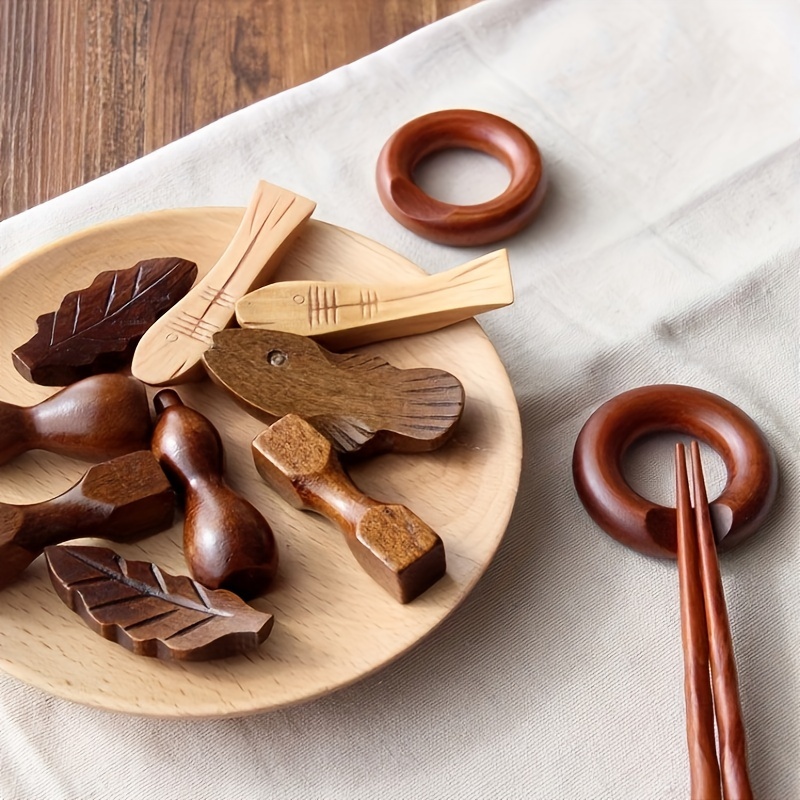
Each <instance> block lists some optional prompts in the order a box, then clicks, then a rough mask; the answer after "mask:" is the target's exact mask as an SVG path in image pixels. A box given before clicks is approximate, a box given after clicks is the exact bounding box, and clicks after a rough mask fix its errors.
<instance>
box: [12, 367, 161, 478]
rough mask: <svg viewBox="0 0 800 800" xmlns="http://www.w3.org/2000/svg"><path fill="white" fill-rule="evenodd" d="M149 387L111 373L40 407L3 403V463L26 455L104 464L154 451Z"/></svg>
mask: <svg viewBox="0 0 800 800" xmlns="http://www.w3.org/2000/svg"><path fill="white" fill-rule="evenodd" d="M151 429H152V422H151V419H150V407H149V405H148V403H147V394H146V393H145V389H144V386H142V384H141V383H139V381H137V380H135V379H134V378H129V377H127V376H125V375H119V374H115V373H110V374H107V375H94V376H92V377H90V378H85V379H84V380H82V381H79V382H78V383H74V384H72V385H71V386H68V387H67V388H65V389H62V390H61V391H60V392H57V393H56V394H54V395H53V396H52V397H49V398H48V399H47V400H43V401H42V402H41V403H39V404H38V405H35V406H28V407H24V406H15V405H12V404H11V403H2V402H0V464H2V463H5V462H7V461H10V460H11V459H12V458H15V457H16V456H18V455H20V454H22V453H24V452H26V451H27V450H49V451H50V452H53V453H59V454H61V455H67V456H73V457H75V458H83V459H86V460H89V461H99V460H104V459H108V458H113V457H115V456H119V455H122V454H123V453H129V452H131V451H133V450H147V449H149V447H150V431H151Z"/></svg>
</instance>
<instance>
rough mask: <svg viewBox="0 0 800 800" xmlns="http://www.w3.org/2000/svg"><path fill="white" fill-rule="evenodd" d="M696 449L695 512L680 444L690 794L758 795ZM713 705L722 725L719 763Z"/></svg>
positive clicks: (746, 798) (709, 798)
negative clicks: (750, 767)
mask: <svg viewBox="0 0 800 800" xmlns="http://www.w3.org/2000/svg"><path fill="white" fill-rule="evenodd" d="M691 453H692V484H693V489H694V503H695V507H694V515H692V508H691V506H690V500H689V480H688V477H687V474H686V455H685V452H684V447H683V445H682V444H678V445H676V448H675V463H676V485H677V498H678V502H677V519H678V572H679V579H680V597H681V633H682V639H683V657H684V674H685V680H684V693H685V699H686V734H687V743H688V747H689V768H690V774H691V789H692V797H702V798H704V800H714V798H721V797H724V798H725V800H732V799H733V798H736V799H737V800H752V797H753V791H752V788H751V786H750V778H749V775H748V770H747V749H746V747H745V733H744V723H743V721H742V711H741V706H740V703H739V687H738V681H737V677H736V662H735V660H734V653H733V642H732V639H731V631H730V625H729V623H728V612H727V609H726V606H725V594H724V591H723V588H722V579H721V577H720V573H719V563H718V561H717V551H716V545H715V542H714V531H713V528H712V525H711V516H710V513H709V506H708V496H707V495H706V487H705V481H704V479H703V468H702V464H701V462H700V448H699V446H698V444H697V442H696V441H694V442H692V446H691ZM693 517H694V518H693ZM709 667H710V672H711V684H710V685H709ZM712 694H713V699H712ZM714 713H715V714H716V718H717V730H718V732H719V766H718V765H717V754H716V749H715V736H714V721H713V716H712V715H713V714H714ZM720 780H721V784H722V786H721V788H722V792H720Z"/></svg>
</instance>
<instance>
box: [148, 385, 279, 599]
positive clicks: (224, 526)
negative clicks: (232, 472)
mask: <svg viewBox="0 0 800 800" xmlns="http://www.w3.org/2000/svg"><path fill="white" fill-rule="evenodd" d="M153 403H154V405H155V409H156V414H157V418H156V425H155V430H154V431H153V441H152V449H153V453H154V455H155V456H156V458H157V459H158V460H159V463H160V464H161V466H162V468H163V469H164V471H165V472H166V473H167V476H168V477H169V478H170V480H171V481H172V482H173V485H174V487H175V488H176V489H177V490H178V493H179V496H180V497H181V498H182V499H183V501H184V505H185V520H184V528H183V551H184V555H185V557H186V563H187V565H188V567H189V571H190V572H191V573H192V576H193V577H194V578H195V579H196V580H198V581H199V582H200V583H202V584H203V585H204V586H207V587H208V588H209V589H228V590H229V591H232V592H236V594H238V595H240V596H241V597H243V598H245V599H248V598H251V597H255V596H257V595H259V594H263V593H264V592H265V591H266V590H267V588H268V586H269V585H270V583H271V582H272V579H273V578H274V576H275V573H276V571H277V568H278V548H277V545H276V543H275V538H274V536H273V534H272V528H271V527H270V525H269V523H268V522H267V520H266V519H264V516H263V515H262V514H261V512H260V511H259V510H258V509H257V508H256V507H255V506H254V505H253V504H252V503H250V502H249V501H248V500H246V499H245V498H244V497H242V496H241V495H239V494H238V493H236V492H235V491H234V490H233V489H231V487H230V486H228V484H227V483H226V482H225V480H224V478H223V475H222V473H223V450H222V441H221V439H220V436H219V433H218V431H217V429H216V428H215V427H214V426H213V425H212V424H211V422H210V421H209V420H208V419H206V417H204V416H203V415H202V414H200V412H198V411H195V410H194V409H192V408H189V407H188V406H185V405H184V404H183V402H182V401H181V399H180V397H179V396H178V394H177V392H175V391H174V390H172V389H163V390H162V391H160V392H159V393H158V394H157V395H156V396H155V398H154V400H153Z"/></svg>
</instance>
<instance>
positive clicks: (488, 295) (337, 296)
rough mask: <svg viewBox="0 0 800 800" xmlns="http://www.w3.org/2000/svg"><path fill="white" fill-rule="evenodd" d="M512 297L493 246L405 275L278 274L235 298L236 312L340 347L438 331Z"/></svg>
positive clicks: (251, 323)
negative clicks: (287, 277)
mask: <svg viewBox="0 0 800 800" xmlns="http://www.w3.org/2000/svg"><path fill="white" fill-rule="evenodd" d="M512 302H514V289H513V286H512V283H511V270H510V268H509V264H508V256H507V253H506V251H505V250H498V251H496V252H494V253H490V254H489V255H485V256H481V257H480V258H476V259H475V260H474V261H470V262H469V263H467V264H462V265H461V266H459V267H455V268H454V269H451V270H448V271H447V272H442V273H440V274H438V275H429V276H427V277H420V278H416V279H413V278H412V279H410V280H406V281H404V282H402V283H399V282H396V283H388V282H387V283H376V284H370V285H362V284H349V283H333V282H323V281H280V282H278V283H273V284H270V285H269V286H264V287H263V288H261V289H257V290H255V291H253V292H250V293H249V294H246V295H245V296H244V297H243V298H242V299H241V300H239V301H238V302H237V303H236V320H237V322H238V323H239V325H241V326H242V327H243V328H266V329H268V330H276V331H286V332H287V333H296V334H299V335H301V336H311V337H313V338H314V339H316V340H317V341H319V342H322V343H324V344H325V345H326V346H328V347H334V348H337V349H339V348H345V347H355V346H357V345H362V344H368V343H370V342H378V341H383V340H385V339H396V338H398V337H401V336H411V335H412V334H417V333H427V332H428V331H435V330H438V329H439V328H444V327H446V326H447V325H453V324H455V323H456V322H461V321H462V320H465V319H468V318H469V317H472V316H474V315H475V314H482V313H483V312H484V311H491V310H493V309H495V308H501V307H503V306H507V305H509V304H510V303H512Z"/></svg>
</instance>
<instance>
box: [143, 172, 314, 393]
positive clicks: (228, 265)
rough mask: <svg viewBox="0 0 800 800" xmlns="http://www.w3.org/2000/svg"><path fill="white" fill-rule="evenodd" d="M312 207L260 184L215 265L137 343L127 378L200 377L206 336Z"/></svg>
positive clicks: (229, 315)
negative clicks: (131, 375) (129, 376)
mask: <svg viewBox="0 0 800 800" xmlns="http://www.w3.org/2000/svg"><path fill="white" fill-rule="evenodd" d="M315 205H316V204H315V203H313V202H312V201H311V200H307V199H306V198H305V197H301V196H300V195H297V194H293V193H292V192H290V191H287V190H286V189H281V188H280V187H278V186H272V185H271V184H269V183H267V182H266V181H260V182H259V184H258V186H257V188H256V191H255V193H254V194H253V197H252V198H251V200H250V203H249V205H248V206H247V208H246V209H245V212H244V216H243V217H242V221H241V223H240V224H239V227H238V229H237V230H236V232H235V233H234V235H233V239H231V242H230V244H229V245H228V247H227V249H226V250H225V252H224V253H223V254H222V255H221V256H220V258H219V260H218V261H217V263H216V264H214V266H213V267H211V269H210V270H209V271H208V273H207V274H206V275H204V276H203V277H202V278H201V279H200V280H199V281H198V283H197V285H196V286H194V288H192V290H191V291H190V292H189V293H188V294H187V295H186V296H185V297H184V298H183V299H182V300H180V301H179V302H178V303H177V304H176V305H174V306H173V307H172V308H171V309H170V310H169V311H168V312H167V313H166V314H164V315H163V316H162V317H161V318H160V319H159V320H158V321H157V322H156V323H155V324H154V325H153V326H152V327H151V328H150V329H149V330H148V331H147V333H145V334H144V336H143V337H142V338H141V340H140V341H139V344H138V345H137V347H136V351H135V352H134V354H133V364H132V366H131V371H132V372H133V374H134V375H135V376H136V377H137V378H139V380H142V381H144V382H145V383H149V384H151V385H153V386H163V385H165V384H170V383H178V382H181V381H187V380H192V379H194V378H198V377H202V375H203V370H202V366H201V365H200V358H201V356H202V355H203V352H204V351H205V350H206V349H207V348H208V347H209V346H210V345H211V337H212V336H213V334H214V333H216V332H217V331H220V330H222V329H223V328H225V327H227V326H228V325H229V324H230V322H231V320H232V319H233V314H234V304H235V303H236V301H237V300H238V299H239V298H240V297H242V295H244V294H245V293H246V292H247V291H248V290H249V289H250V288H251V287H253V286H260V285H262V284H263V283H265V282H266V281H267V280H268V279H269V277H270V276H271V275H272V273H273V272H274V271H275V269H276V268H277V266H278V263H279V262H280V259H281V257H282V256H283V253H284V252H285V250H286V249H287V248H288V247H289V246H290V245H291V243H292V242H293V241H294V239H295V237H296V236H297V235H298V234H299V233H300V230H301V229H302V227H303V225H304V224H305V223H306V221H307V220H308V218H309V217H310V216H311V212H312V211H313V210H314V208H315ZM198 235H200V236H201V235H202V231H198Z"/></svg>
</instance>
